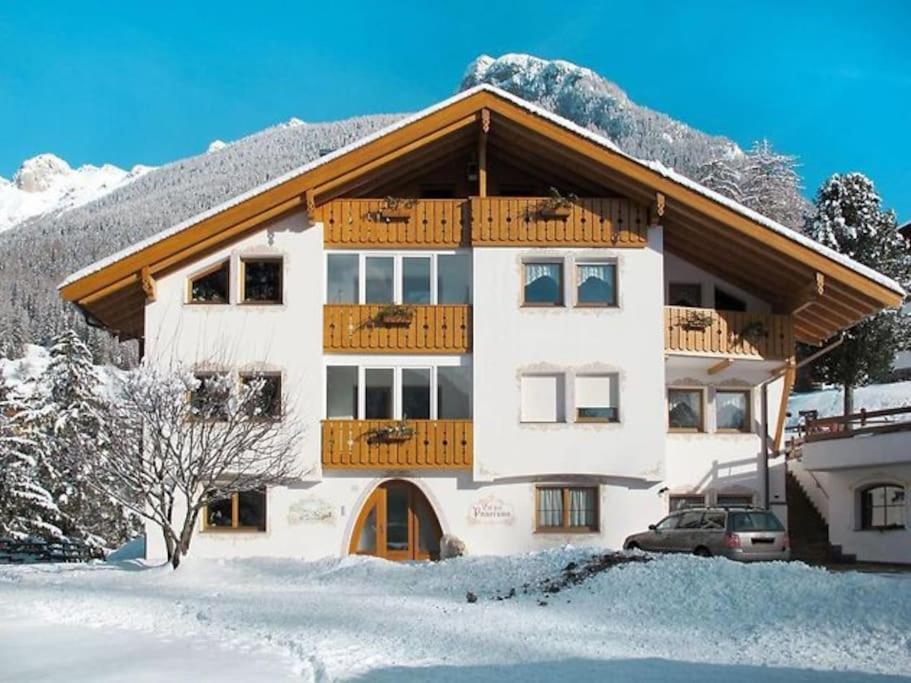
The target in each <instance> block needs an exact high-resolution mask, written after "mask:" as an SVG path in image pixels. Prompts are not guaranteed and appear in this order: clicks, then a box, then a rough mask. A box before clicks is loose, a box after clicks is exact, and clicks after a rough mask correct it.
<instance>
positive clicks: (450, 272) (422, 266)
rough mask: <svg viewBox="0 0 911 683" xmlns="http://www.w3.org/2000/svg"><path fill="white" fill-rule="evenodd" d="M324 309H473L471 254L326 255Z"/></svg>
mask: <svg viewBox="0 0 911 683" xmlns="http://www.w3.org/2000/svg"><path fill="white" fill-rule="evenodd" d="M326 303H327V304H404V305H411V306H423V305H434V304H470V303H471V254H470V253H467V252H459V253H455V254H423V255H415V254H408V255H388V256H387V255H372V254H371V255H367V254H360V253H330V254H327V255H326Z"/></svg>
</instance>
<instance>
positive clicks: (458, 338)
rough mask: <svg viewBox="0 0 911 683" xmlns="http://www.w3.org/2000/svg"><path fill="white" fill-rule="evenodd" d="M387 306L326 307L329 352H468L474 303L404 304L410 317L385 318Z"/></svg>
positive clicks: (325, 344) (326, 348) (325, 336)
mask: <svg viewBox="0 0 911 683" xmlns="http://www.w3.org/2000/svg"><path fill="white" fill-rule="evenodd" d="M388 308H389V307H387V306H383V305H367V306H358V305H356V304H327V305H326V306H324V307H323V350H324V351H325V352H326V353H468V352H469V351H471V306H467V305H442V306H404V307H403V308H405V309H407V311H409V312H410V317H408V316H406V317H405V318H400V317H395V318H389V317H387V318H384V317H383V313H384V309H388Z"/></svg>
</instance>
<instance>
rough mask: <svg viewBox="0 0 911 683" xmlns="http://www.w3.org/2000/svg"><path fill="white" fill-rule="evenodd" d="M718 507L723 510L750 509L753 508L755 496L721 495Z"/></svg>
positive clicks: (719, 495)
mask: <svg viewBox="0 0 911 683" xmlns="http://www.w3.org/2000/svg"><path fill="white" fill-rule="evenodd" d="M717 504H718V507H722V508H748V507H753V496H751V495H750V494H735V493H719V494H718V497H717Z"/></svg>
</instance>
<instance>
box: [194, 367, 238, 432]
mask: <svg viewBox="0 0 911 683" xmlns="http://www.w3.org/2000/svg"><path fill="white" fill-rule="evenodd" d="M195 377H196V381H197V382H198V384H197V385H196V387H194V388H193V390H192V391H191V392H190V409H191V411H192V413H193V417H195V418H197V419H200V420H216V421H222V420H227V419H228V398H229V397H230V395H231V378H230V377H229V376H228V375H227V374H224V373H215V372H205V373H197V374H196V375H195Z"/></svg>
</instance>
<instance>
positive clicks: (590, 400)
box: [575, 375, 620, 422]
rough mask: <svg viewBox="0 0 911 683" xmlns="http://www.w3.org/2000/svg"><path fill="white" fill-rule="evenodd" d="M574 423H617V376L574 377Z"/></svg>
mask: <svg viewBox="0 0 911 683" xmlns="http://www.w3.org/2000/svg"><path fill="white" fill-rule="evenodd" d="M575 386H576V421H577V422H617V421H618V420H619V419H620V418H619V413H618V411H617V376H616V375H580V376H577V377H576V384H575Z"/></svg>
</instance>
